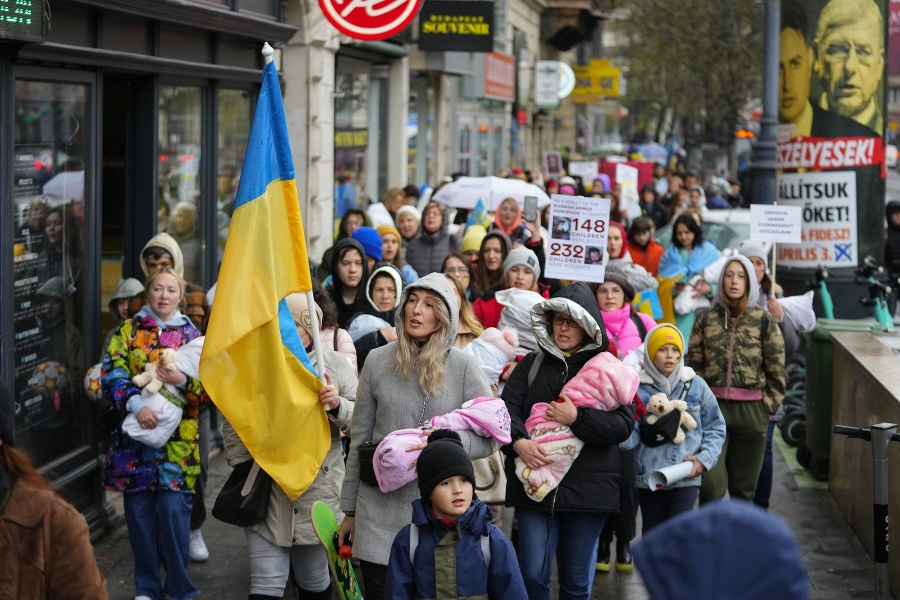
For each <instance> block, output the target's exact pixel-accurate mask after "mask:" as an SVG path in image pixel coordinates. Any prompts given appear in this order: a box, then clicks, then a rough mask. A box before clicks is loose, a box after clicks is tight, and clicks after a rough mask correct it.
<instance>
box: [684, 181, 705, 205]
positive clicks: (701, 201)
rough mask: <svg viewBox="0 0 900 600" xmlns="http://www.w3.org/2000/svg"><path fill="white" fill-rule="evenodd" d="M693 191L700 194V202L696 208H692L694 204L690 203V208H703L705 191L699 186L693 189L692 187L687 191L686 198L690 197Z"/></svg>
mask: <svg viewBox="0 0 900 600" xmlns="http://www.w3.org/2000/svg"><path fill="white" fill-rule="evenodd" d="M694 190H697V191H698V192H700V202H699V203H698V204H697V206H694V204H693V203H691V204H690V205H691V207H693V208H703V207H705V206H706V191H705V190H704V189H703V188H702V187H700V186H699V185H695V186H694V187H692V188H691V189H689V190H688V197H690V193H691V192H693V191H694ZM689 201H690V200H689Z"/></svg>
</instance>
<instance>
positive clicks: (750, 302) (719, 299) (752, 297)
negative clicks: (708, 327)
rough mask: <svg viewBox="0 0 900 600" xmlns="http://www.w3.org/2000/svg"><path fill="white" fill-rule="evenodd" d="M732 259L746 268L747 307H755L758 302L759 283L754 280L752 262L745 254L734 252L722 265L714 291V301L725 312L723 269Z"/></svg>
mask: <svg viewBox="0 0 900 600" xmlns="http://www.w3.org/2000/svg"><path fill="white" fill-rule="evenodd" d="M734 261H738V262H740V263H741V264H742V265H744V268H745V269H746V270H747V285H748V286H749V291H750V293H749V294H748V296H747V309H750V308H753V307H755V306H756V303H757V302H759V283H757V281H756V271H755V270H754V269H753V263H751V262H750V259H749V258H747V257H746V256H743V255H741V254H735V255H734V256H732V257H731V258H729V259H728V261H727V262H726V263H725V264H724V265H722V272H721V273H719V290H718V292H717V293H716V300H715V303H716V305H718V306H721V307H722V308H723V309H725V311H726V312H728V308H727V307H726V306H725V300H724V297H725V290H724V288H723V287H722V282H723V281H725V269H726V268H727V267H728V265H729V264H730V263H732V262H734Z"/></svg>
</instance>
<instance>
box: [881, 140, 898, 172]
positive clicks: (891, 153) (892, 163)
mask: <svg viewBox="0 0 900 600" xmlns="http://www.w3.org/2000/svg"><path fill="white" fill-rule="evenodd" d="M898 157H900V150H897V146H894V145H892V144H888V145H887V146H885V147H884V162H885V166H887V168H888V169H896V168H897V158H898Z"/></svg>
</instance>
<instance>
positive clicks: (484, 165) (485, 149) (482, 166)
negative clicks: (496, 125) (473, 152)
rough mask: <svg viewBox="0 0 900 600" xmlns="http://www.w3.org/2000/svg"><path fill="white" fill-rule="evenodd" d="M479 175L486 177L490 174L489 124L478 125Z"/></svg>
mask: <svg viewBox="0 0 900 600" xmlns="http://www.w3.org/2000/svg"><path fill="white" fill-rule="evenodd" d="M477 140H478V142H477V143H478V173H477V176H478V177H484V176H486V175H488V174H489V172H488V157H489V156H490V153H489V150H490V148H489V144H490V138H489V137H488V126H487V125H479V126H478V136H477Z"/></svg>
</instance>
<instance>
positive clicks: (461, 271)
mask: <svg viewBox="0 0 900 600" xmlns="http://www.w3.org/2000/svg"><path fill="white" fill-rule="evenodd" d="M444 273H445V274H447V275H453V274H455V273H458V274H459V275H466V276H468V275H469V270H468V269H467V268H465V267H447V268H446V269H444Z"/></svg>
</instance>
